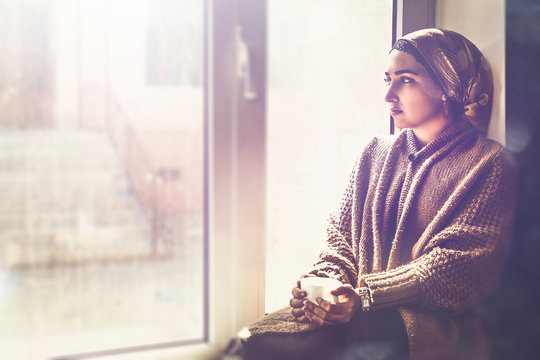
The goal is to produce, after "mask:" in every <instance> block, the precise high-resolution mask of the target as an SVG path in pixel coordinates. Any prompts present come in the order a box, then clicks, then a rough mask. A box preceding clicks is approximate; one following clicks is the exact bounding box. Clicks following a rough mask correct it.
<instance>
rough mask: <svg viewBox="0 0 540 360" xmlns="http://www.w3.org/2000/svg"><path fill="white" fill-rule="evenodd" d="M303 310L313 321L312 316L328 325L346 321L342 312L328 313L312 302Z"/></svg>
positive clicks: (307, 303) (308, 302) (306, 304)
mask: <svg viewBox="0 0 540 360" xmlns="http://www.w3.org/2000/svg"><path fill="white" fill-rule="evenodd" d="M302 310H304V312H305V313H306V315H307V316H308V317H309V318H310V319H311V316H310V315H312V316H313V317H315V318H319V319H321V320H323V322H325V323H328V324H330V323H333V324H337V323H342V322H345V321H346V316H345V314H342V313H341V312H340V313H333V312H329V311H326V310H325V309H323V308H321V307H320V306H317V305H315V304H313V303H312V302H310V301H306V302H305V305H304V307H303V308H302Z"/></svg>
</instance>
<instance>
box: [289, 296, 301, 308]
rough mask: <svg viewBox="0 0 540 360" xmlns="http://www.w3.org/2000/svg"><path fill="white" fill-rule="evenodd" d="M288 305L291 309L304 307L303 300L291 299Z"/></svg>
mask: <svg viewBox="0 0 540 360" xmlns="http://www.w3.org/2000/svg"><path fill="white" fill-rule="evenodd" d="M289 305H290V306H291V307H292V308H301V307H303V306H304V299H297V298H292V299H291V300H290V301H289Z"/></svg>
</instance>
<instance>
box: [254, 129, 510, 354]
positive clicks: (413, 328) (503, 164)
mask: <svg viewBox="0 0 540 360" xmlns="http://www.w3.org/2000/svg"><path fill="white" fill-rule="evenodd" d="M516 173H517V171H516V169H515V165H514V162H513V161H512V159H511V157H510V156H509V154H508V152H507V151H506V150H505V149H504V148H503V147H502V146H501V145H500V144H498V143H496V142H494V141H491V140H487V139H486V138H485V137H484V136H483V135H482V134H481V133H480V132H479V131H477V130H476V129H475V128H474V127H473V126H471V125H470V124H468V123H467V122H465V121H460V122H456V123H454V124H452V125H451V126H449V127H448V128H447V129H446V130H445V131H444V132H443V133H442V134H440V135H439V136H438V137H437V138H436V139H435V140H434V141H433V142H431V143H430V144H428V145H426V146H424V147H420V146H419V144H418V142H417V140H416V137H415V136H414V133H413V132H412V130H410V129H408V130H403V131H402V132H401V133H400V134H399V135H398V136H397V137H392V138H390V137H389V138H375V139H373V140H372V141H371V142H370V143H369V144H368V145H367V146H366V147H365V148H364V150H363V151H362V153H361V155H360V156H359V158H358V159H357V161H356V164H355V166H354V169H353V172H352V175H351V180H350V184H349V186H348V187H347V190H346V191H345V193H344V195H343V198H342V201H341V204H340V206H339V208H338V210H337V211H336V212H335V213H334V214H333V215H332V216H331V218H330V221H329V226H328V240H327V244H326V247H325V249H324V251H323V252H322V253H321V255H320V257H319V260H318V261H317V262H316V264H315V265H314V267H313V269H312V271H311V273H312V274H316V275H318V276H326V277H332V278H336V279H338V280H340V281H342V282H344V283H349V284H352V285H353V286H356V287H358V286H359V282H360V280H361V279H363V280H365V282H366V283H367V284H368V286H369V288H370V289H371V294H372V301H373V309H374V311H376V310H377V309H381V308H387V307H395V308H397V309H398V311H399V312H400V314H401V316H402V318H403V320H404V322H405V325H406V328H407V333H408V337H409V348H410V355H411V359H460V358H466V359H484V358H489V352H488V349H487V341H486V337H485V334H484V330H483V327H482V321H481V320H482V319H481V317H480V316H479V315H477V313H478V312H477V311H475V305H477V304H478V303H479V302H480V300H482V299H483V298H484V297H485V296H487V295H488V294H489V293H490V292H491V291H493V289H494V287H495V286H496V285H497V282H498V279H499V275H500V273H501V271H502V268H503V265H504V261H505V257H506V254H507V248H508V240H509V237H510V234H511V230H512V223H513V209H514V199H515V184H516ZM283 316H284V318H283V324H282V326H283V327H281V328H280V327H279V326H278V327H276V326H270V327H268V328H267V329H266V330H261V329H263V328H264V326H262V327H261V323H260V322H259V323H258V327H257V330H255V332H256V333H257V334H260V333H264V332H265V331H266V332H277V333H280V332H301V331H308V330H309V326H303V325H300V326H298V324H295V325H292V324H289V325H285V323H286V322H287V321H289V320H291V319H290V318H288V319H285V317H286V315H283ZM274 325H275V324H274Z"/></svg>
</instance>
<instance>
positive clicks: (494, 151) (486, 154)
mask: <svg viewBox="0 0 540 360" xmlns="http://www.w3.org/2000/svg"><path fill="white" fill-rule="evenodd" d="M460 156H463V157H466V158H468V159H469V162H471V163H474V164H478V165H481V164H484V166H486V167H489V168H491V169H492V170H493V171H499V170H503V171H504V172H508V171H509V172H511V173H515V172H517V162H516V160H515V157H514V154H513V153H512V152H511V151H510V150H508V149H507V148H506V147H505V146H503V145H502V144H500V143H499V142H497V141H495V140H492V139H489V138H487V137H486V136H484V135H478V136H477V137H476V138H475V139H474V141H473V142H472V143H471V144H470V145H469V146H466V149H464V154H462V155H460Z"/></svg>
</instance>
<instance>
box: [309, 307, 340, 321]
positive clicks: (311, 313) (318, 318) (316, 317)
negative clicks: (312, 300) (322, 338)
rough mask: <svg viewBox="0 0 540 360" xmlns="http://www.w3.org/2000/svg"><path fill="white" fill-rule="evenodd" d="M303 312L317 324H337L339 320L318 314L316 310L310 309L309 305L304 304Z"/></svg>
mask: <svg viewBox="0 0 540 360" xmlns="http://www.w3.org/2000/svg"><path fill="white" fill-rule="evenodd" d="M304 312H305V314H306V317H307V318H308V319H309V320H310V321H311V322H312V323H315V324H317V325H318V326H323V325H338V324H339V323H340V322H337V321H334V320H331V319H329V318H328V317H327V316H320V315H319V314H318V313H317V312H315V311H314V310H311V308H310V307H308V306H306V307H305V308H304Z"/></svg>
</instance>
